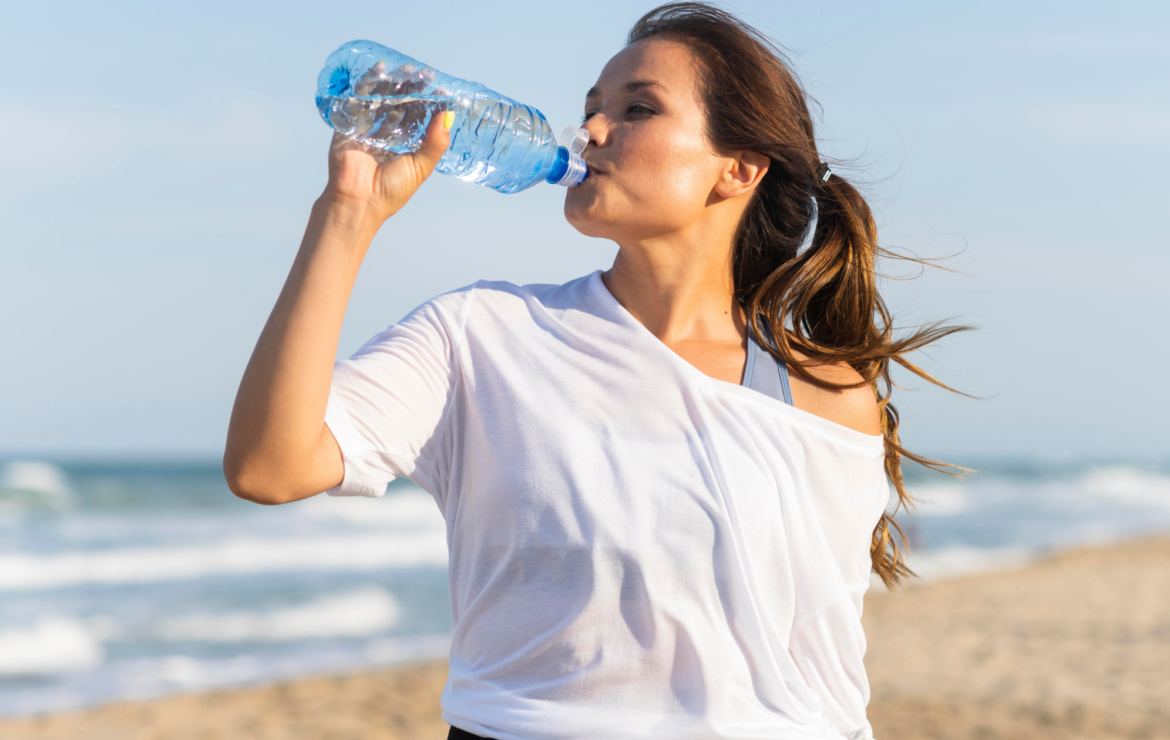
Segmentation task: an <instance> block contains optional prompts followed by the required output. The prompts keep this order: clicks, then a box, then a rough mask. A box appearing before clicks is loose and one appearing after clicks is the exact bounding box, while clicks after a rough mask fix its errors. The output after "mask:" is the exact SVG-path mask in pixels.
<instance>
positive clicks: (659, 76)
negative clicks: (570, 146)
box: [586, 39, 695, 97]
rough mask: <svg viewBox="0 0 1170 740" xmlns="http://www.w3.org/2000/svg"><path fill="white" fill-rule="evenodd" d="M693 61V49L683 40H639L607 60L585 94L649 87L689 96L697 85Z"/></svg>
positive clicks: (606, 93) (607, 93)
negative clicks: (595, 80)
mask: <svg viewBox="0 0 1170 740" xmlns="http://www.w3.org/2000/svg"><path fill="white" fill-rule="evenodd" d="M694 62H695V60H694V55H693V53H692V52H691V50H690V48H689V47H688V46H687V45H686V44H684V43H682V42H680V41H674V40H672V39H647V40H645V41H637V42H635V43H633V44H630V45H629V46H627V47H626V48H624V49H622V50H621V51H619V52H618V53H617V54H614V55H613V57H612V58H611V59H610V60H609V61H608V62H606V64H605V67H603V68H602V70H601V74H600V75H599V76H598V78H597V82H596V83H595V84H594V86H593V87H592V88H590V90H589V92H588V93H586V97H590V96H593V95H601V96H605V95H613V94H615V93H619V92H623V91H625V92H632V90H633V89H636V88H642V87H648V86H650V87H655V88H656V89H657V90H658V91H659V92H663V93H665V94H672V95H687V94H689V93H690V92H691V91H692V90H693V89H694V85H695V64H694ZM634 83H639V84H634ZM645 83H651V84H650V85H647V84H645Z"/></svg>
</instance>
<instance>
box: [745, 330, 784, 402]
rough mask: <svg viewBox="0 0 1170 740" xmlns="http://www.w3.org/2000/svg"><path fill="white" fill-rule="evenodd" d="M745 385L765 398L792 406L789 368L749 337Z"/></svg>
mask: <svg viewBox="0 0 1170 740" xmlns="http://www.w3.org/2000/svg"><path fill="white" fill-rule="evenodd" d="M743 385H744V386H745V387H747V388H751V389H752V390H754V391H759V392H760V393H763V394H764V395H765V396H771V397H772V398H775V399H776V400H777V401H783V402H784V403H786V404H788V405H789V406H792V405H793V403H792V387H791V385H790V384H789V382H788V368H787V367H786V366H785V364H784V363H783V362H781V361H780V360H777V359H776V358H775V357H773V356H772V355H770V354H768V351H767V350H765V349H764V348H763V347H761V346H760V345H759V343H758V342H756V340H755V338H754V337H752V336H751V335H750V334H749V335H748V351H747V364H746V366H745V367H744V371H743Z"/></svg>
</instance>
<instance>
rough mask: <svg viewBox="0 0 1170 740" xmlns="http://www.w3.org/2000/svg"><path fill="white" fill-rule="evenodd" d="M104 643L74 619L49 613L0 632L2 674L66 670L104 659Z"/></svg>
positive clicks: (87, 665)
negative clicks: (31, 622)
mask: <svg viewBox="0 0 1170 740" xmlns="http://www.w3.org/2000/svg"><path fill="white" fill-rule="evenodd" d="M102 657H103V651H102V646H101V645H100V644H99V643H98V641H97V640H96V639H94V637H93V635H91V634H90V633H89V632H88V631H87V630H86V629H85V627H84V626H83V625H82V624H81V623H80V622H78V621H76V620H74V619H67V618H64V617H46V618H43V619H41V620H40V621H38V622H37V623H36V624H34V625H32V626H31V627H26V628H21V629H13V630H8V631H6V632H0V675H8V676H13V675H38V674H50V673H66V672H71V671H83V670H86V669H89V668H93V667H94V666H96V665H98V664H99V663H101V662H102Z"/></svg>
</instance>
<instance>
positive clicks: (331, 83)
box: [317, 41, 558, 193]
mask: <svg viewBox="0 0 1170 740" xmlns="http://www.w3.org/2000/svg"><path fill="white" fill-rule="evenodd" d="M317 109H318V110H319V111H320V113H321V117H322V118H324V119H325V122H326V123H328V124H329V125H330V126H332V127H333V128H335V129H337V130H338V131H339V132H341V133H342V134H345V135H346V136H350V137H353V138H354V139H357V140H358V141H361V142H363V143H365V144H368V145H370V146H374V147H377V148H379V149H383V150H385V151H388V152H395V153H397V154H403V153H406V152H412V151H414V150H416V149H418V147H419V145H420V143H421V142H422V138H423V136H424V134H425V132H426V129H427V126H428V125H429V124H430V121H431V117H432V116H435V115H438V114H441V113H444V112H446V111H454V113H455V122H454V124H453V125H452V127H451V146H450V147H449V148H448V149H447V152H446V153H445V154H444V155H443V157H442V159H440V160H439V164H438V165H437V166H436V168H435V169H436V171H438V172H441V173H443V174H447V175H454V176H455V177H458V178H459V179H461V180H465V181H467V182H473V183H477V184H479V185H483V186H485V187H489V188H492V189H494V190H498V191H499V192H501V193H515V192H518V191H520V190H524V189H526V188H530V187H532V186H533V185H535V184H537V183H538V182H541V181H542V180H544V179H545V178H547V177H548V175H549V173H550V172H551V171H552V170H553V167H554V165H555V164H556V161H557V149H558V146H557V142H556V138H555V137H554V136H553V133H552V129H551V128H550V127H549V125H548V121H547V120H545V117H544V115H543V114H542V113H541V112H540V111H539V110H537V109H535V108H533V107H531V106H527V105H524V104H522V103H518V102H516V101H515V100H512V99H511V98H508V97H506V96H504V95H501V94H499V93H497V92H495V91H493V90H489V89H488V88H486V87H484V86H483V85H480V84H479V83H477V82H470V81H468V80H462V79H459V78H458V77H451V76H450V75H446V74H443V73H442V72H439V71H438V70H436V69H434V68H433V67H429V66H427V65H425V64H422V63H421V62H418V61H416V60H414V59H411V58H410V57H408V56H406V55H404V54H401V53H399V52H397V51H395V50H393V49H390V48H388V47H385V46H382V45H381V44H377V43H374V42H373V41H353V42H350V43H348V44H345V45H343V46H342V47H341V48H340V49H338V50H337V51H335V52H333V54H331V55H330V56H329V59H328V60H327V61H326V63H325V68H324V69H322V70H321V74H320V76H319V77H318V79H317Z"/></svg>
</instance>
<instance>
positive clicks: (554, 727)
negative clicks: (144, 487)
mask: <svg viewBox="0 0 1170 740" xmlns="http://www.w3.org/2000/svg"><path fill="white" fill-rule="evenodd" d="M325 421H326V423H327V424H328V426H329V428H330V430H331V431H332V432H333V435H334V436H335V437H336V439H337V442H338V444H339V446H340V448H341V452H342V456H343V458H344V463H345V474H344V479H343V480H342V482H341V484H340V485H339V486H338V487H336V488H334V489H331V490H330V491H328V493H329V494H330V495H336V496H380V495H382V494H383V493H384V492H385V489H386V484H387V483H388V482H389V481H390V480H392V479H393V478H395V477H399V476H402V477H406V478H409V479H410V480H412V481H414V482H415V483H417V484H418V485H419V486H421V487H422V488H423V489H425V490H426V491H428V492H429V493H430V494H432V495H433V496H434V498H435V501H436V503H437V504H438V506H439V509H440V510H441V511H442V513H443V516H444V518H445V520H446V525H447V544H448V549H449V554H450V558H449V585H450V598H451V613H452V617H453V619H454V625H455V627H454V634H453V637H452V643H451V655H450V677H449V679H448V681H447V685H446V687H445V689H444V691H443V695H442V706H443V718H444V720H446V721H447V722H448V723H450V724H452V725H454V726H457V727H460V728H462V729H464V730H467V731H468V732H472V733H475V734H477V735H483V736H486V737H490V738H498V739H499V740H570V739H573V740H581V739H583V738H591V739H592V738H614V739H621V738H650V737H661V738H674V739H676V740H681V739H684V738H734V739H742V740H748V739H749V738H751V739H757V738H758V739H759V740H764V739H765V738H767V739H768V740H776V739H777V738H784V739H785V740H803V739H805V738H808V739H810V740H811V739H812V738H816V739H818V740H820V739H826V738H833V739H835V740H839V739H840V738H842V737H844V738H849V739H850V740H854V739H855V738H871V737H872V733H871V729H870V725H869V723H868V722H867V720H866V716H865V707H866V703H867V701H868V699H869V687H868V682H867V680H866V674H865V668H864V665H863V663H862V657H863V655H864V652H865V637H864V634H863V632H862V629H861V622H860V617H861V609H862V596H863V594H864V592H865V590H866V588H867V587H868V585H869V571H870V554H869V546H870V538H871V535H872V532H873V529H874V526H875V525H876V524H877V521H878V519H879V517H880V516H881V514H882V512H883V510H884V509H885V507H886V504H887V501H888V498H889V484H888V481H887V479H886V476H885V471H884V467H883V459H884V447H883V443H882V438H881V437H880V436H874V435H868V434H863V433H861V432H857V431H855V430H852V429H849V428H847V427H844V426H841V425H839V424H836V423H833V422H831V421H828V420H826V419H822V418H820V417H818V416H814V415H812V414H809V413H807V412H805V411H801V410H800V409H797V408H794V407H792V406H789V405H787V404H785V403H783V402H782V401H780V400H777V399H774V398H770V397H768V396H765V395H763V394H761V393H759V392H757V391H753V390H751V389H749V388H746V387H743V386H741V385H736V384H733V383H728V382H725V381H722V380H717V379H714V378H711V377H709V376H707V375H705V374H704V373H702V372H701V371H700V370H698V369H697V368H695V367H694V366H692V365H691V364H689V363H688V362H686V361H685V360H683V359H682V358H681V357H679V356H678V355H677V354H675V353H674V352H673V351H672V350H671V349H670V348H668V347H667V346H666V345H665V344H663V343H662V342H661V341H660V340H659V339H658V338H657V337H655V336H654V335H653V334H652V333H651V332H650V331H649V330H647V329H646V328H645V327H644V326H643V325H642V324H641V323H639V322H638V320H637V319H635V318H634V317H633V315H631V314H630V313H629V312H628V311H626V310H625V308H623V307H622V306H621V304H620V303H618V302H617V300H616V299H615V298H614V297H613V295H612V294H610V292H609V290H608V289H607V288H606V286H605V283H604V282H603V281H602V280H601V272H600V271H597V272H594V273H592V274H590V275H587V276H585V277H582V278H579V279H577V280H573V281H571V282H569V283H566V284H564V285H560V286H556V285H526V286H516V285H513V284H510V283H504V282H485V281H481V282H478V283H475V284H474V285H471V286H468V287H466V288H462V289H460V290H455V291H452V292H450V293H446V294H444V295H441V296H439V297H437V298H434V299H432V300H430V301H428V302H426V303H424V304H423V305H422V306H419V307H418V308H417V309H415V310H414V311H413V312H411V313H410V314H409V315H408V316H407V317H406V318H404V319H403V320H402V321H401V322H399V323H398V324H395V325H393V326H391V327H390V328H389V329H387V330H386V331H384V332H382V333H380V334H378V335H377V336H375V337H374V338H373V339H371V340H370V341H369V342H368V343H367V344H366V345H365V346H363V347H362V348H361V349H360V350H358V352H357V353H355V354H354V355H353V356H352V357H351V358H350V359H348V360H342V361H339V362H338V363H337V364H336V366H335V368H334V371H333V382H332V387H331V390H330V395H329V403H328V409H327V412H326V419H325Z"/></svg>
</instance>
